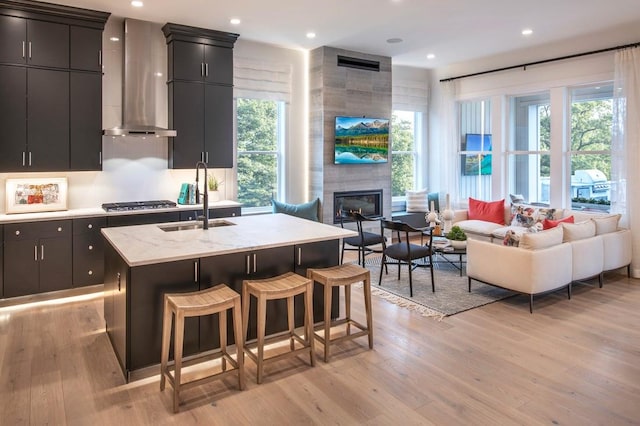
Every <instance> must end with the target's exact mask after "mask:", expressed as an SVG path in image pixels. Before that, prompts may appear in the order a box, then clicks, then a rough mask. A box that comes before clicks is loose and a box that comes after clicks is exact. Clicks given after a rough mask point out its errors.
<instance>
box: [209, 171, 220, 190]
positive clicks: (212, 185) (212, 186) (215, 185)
mask: <svg viewBox="0 0 640 426" xmlns="http://www.w3.org/2000/svg"><path fill="white" fill-rule="evenodd" d="M222 184H223V182H222V181H219V180H218V179H217V178H216V177H215V176H214V175H213V174H210V175H208V176H207V185H208V186H209V191H217V190H218V189H220V185H222Z"/></svg>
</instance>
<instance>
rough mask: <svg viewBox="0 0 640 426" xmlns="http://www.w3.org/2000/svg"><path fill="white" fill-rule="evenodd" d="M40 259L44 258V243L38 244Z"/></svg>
mask: <svg viewBox="0 0 640 426" xmlns="http://www.w3.org/2000/svg"><path fill="white" fill-rule="evenodd" d="M40 260H44V244H41V245H40Z"/></svg>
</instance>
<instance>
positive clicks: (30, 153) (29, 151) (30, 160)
mask: <svg viewBox="0 0 640 426" xmlns="http://www.w3.org/2000/svg"><path fill="white" fill-rule="evenodd" d="M29 167H31V151H29Z"/></svg>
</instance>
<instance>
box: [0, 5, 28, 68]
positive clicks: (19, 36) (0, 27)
mask: <svg viewBox="0 0 640 426" xmlns="http://www.w3.org/2000/svg"><path fill="white" fill-rule="evenodd" d="M26 50H27V21H26V19H22V18H16V17H14V16H4V15H0V62H4V63H10V64H23V63H25V61H26V57H27V53H26Z"/></svg>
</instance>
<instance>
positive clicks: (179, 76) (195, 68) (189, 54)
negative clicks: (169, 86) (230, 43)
mask: <svg viewBox="0 0 640 426" xmlns="http://www.w3.org/2000/svg"><path fill="white" fill-rule="evenodd" d="M169 58H170V59H171V60H170V61H169V64H170V66H169V80H188V81H203V82H206V83H221V84H229V85H231V84H233V50H232V49H231V48H228V47H219V46H212V45H209V44H202V43H190V42H183V41H177V40H176V41H174V42H173V43H172V45H171V47H170V48H169Z"/></svg>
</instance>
